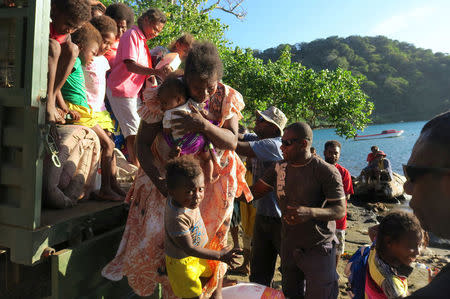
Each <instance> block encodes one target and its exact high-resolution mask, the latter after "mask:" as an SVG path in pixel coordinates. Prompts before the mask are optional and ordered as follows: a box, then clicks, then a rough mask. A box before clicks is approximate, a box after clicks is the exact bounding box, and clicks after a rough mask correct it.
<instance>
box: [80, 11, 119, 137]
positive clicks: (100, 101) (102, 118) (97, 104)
mask: <svg viewBox="0 0 450 299" xmlns="http://www.w3.org/2000/svg"><path fill="white" fill-rule="evenodd" d="M91 24H92V25H93V26H94V27H95V28H96V29H97V30H98V31H99V32H100V34H101V36H102V44H101V46H100V49H99V51H98V53H97V56H95V57H94V59H93V60H92V62H91V63H90V64H89V65H84V66H83V73H84V80H85V82H86V96H87V101H88V104H89V106H90V107H91V108H92V110H93V114H94V117H95V118H96V119H97V123H98V124H99V125H100V127H101V128H102V129H103V130H105V131H106V134H107V135H108V136H110V137H111V133H112V132H114V124H113V122H112V120H111V116H110V114H109V112H108V111H107V110H106V106H105V94H106V72H107V71H108V70H109V69H110V67H109V63H108V60H107V59H106V58H105V56H104V54H105V53H106V52H107V51H108V49H109V48H110V46H111V44H112V43H114V40H115V38H116V33H117V27H116V22H114V20H113V19H111V18H110V17H108V16H99V17H95V18H93V19H92V20H91Z"/></svg>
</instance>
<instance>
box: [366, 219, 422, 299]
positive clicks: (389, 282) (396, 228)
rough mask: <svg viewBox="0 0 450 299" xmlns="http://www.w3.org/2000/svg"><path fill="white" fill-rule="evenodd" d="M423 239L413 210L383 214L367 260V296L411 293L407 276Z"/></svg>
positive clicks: (403, 295)
mask: <svg viewBox="0 0 450 299" xmlns="http://www.w3.org/2000/svg"><path fill="white" fill-rule="evenodd" d="M422 240H423V231H422V228H421V227H420V223H419V221H418V220H417V218H416V216H414V215H413V214H410V213H406V212H400V211H397V212H392V213H389V214H388V215H387V216H386V217H384V218H383V220H382V221H381V223H380V225H379V227H378V234H377V237H376V245H375V248H373V249H371V251H370V254H369V258H368V262H367V263H368V270H367V276H366V287H365V295H366V298H368V299H378V298H399V297H406V296H408V282H407V277H408V276H409V275H410V274H411V272H412V270H413V268H412V267H411V263H412V262H414V260H415V259H416V257H417V256H418V255H419V248H420V246H421V244H422Z"/></svg>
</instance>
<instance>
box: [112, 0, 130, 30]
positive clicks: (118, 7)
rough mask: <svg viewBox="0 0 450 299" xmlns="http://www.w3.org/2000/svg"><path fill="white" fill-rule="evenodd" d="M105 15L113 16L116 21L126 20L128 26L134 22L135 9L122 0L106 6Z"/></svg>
mask: <svg viewBox="0 0 450 299" xmlns="http://www.w3.org/2000/svg"><path fill="white" fill-rule="evenodd" d="M105 15H107V16H109V17H111V18H112V19H113V20H114V21H116V22H117V21H122V20H125V21H126V22H127V27H128V28H130V27H131V26H132V25H133V24H134V12H133V10H132V9H131V8H130V7H128V6H127V5H125V4H123V3H121V2H119V3H114V4H111V5H109V6H108V7H107V8H106V11H105Z"/></svg>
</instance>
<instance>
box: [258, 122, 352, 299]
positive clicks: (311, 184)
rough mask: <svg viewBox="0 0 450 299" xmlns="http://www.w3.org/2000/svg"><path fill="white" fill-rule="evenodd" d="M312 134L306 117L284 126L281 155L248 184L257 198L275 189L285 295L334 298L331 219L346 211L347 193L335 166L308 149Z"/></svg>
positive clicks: (291, 296)
mask: <svg viewBox="0 0 450 299" xmlns="http://www.w3.org/2000/svg"><path fill="white" fill-rule="evenodd" d="M312 140H313V133H312V130H311V128H310V127H309V126H308V125H307V124H306V123H301V122H298V123H294V124H292V125H290V126H288V127H287V128H286V129H285V130H284V134H283V137H282V139H281V143H282V145H281V151H282V152H283V157H284V160H282V161H279V162H276V163H275V164H274V165H273V166H271V167H269V168H268V169H267V170H266V172H265V173H264V175H263V177H262V178H261V179H260V180H259V181H257V182H256V183H255V184H254V185H253V186H252V188H251V190H252V193H253V196H254V198H255V199H258V198H260V197H261V196H263V195H265V194H266V193H267V192H271V191H275V192H276V194H277V199H278V205H279V207H280V210H281V214H282V227H281V272H282V274H283V277H282V285H283V293H284V295H285V296H286V297H287V298H311V299H312V298H314V299H320V298H337V296H338V291H339V289H338V278H339V277H338V274H337V272H336V249H335V247H334V245H335V241H336V237H335V235H334V233H335V221H334V220H337V219H340V218H342V217H343V216H344V215H345V203H344V199H345V193H344V190H343V187H342V178H341V175H340V174H339V171H338V170H337V168H336V167H334V166H333V165H330V164H329V163H327V162H325V161H324V160H322V159H321V158H319V157H317V156H313V155H312V154H311V151H310V147H311V143H312ZM305 289H306V292H305Z"/></svg>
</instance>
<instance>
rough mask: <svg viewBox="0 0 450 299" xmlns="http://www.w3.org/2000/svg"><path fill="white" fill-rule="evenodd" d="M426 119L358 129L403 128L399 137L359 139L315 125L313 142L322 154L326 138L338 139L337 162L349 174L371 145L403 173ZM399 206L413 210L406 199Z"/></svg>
mask: <svg viewBox="0 0 450 299" xmlns="http://www.w3.org/2000/svg"><path fill="white" fill-rule="evenodd" d="M425 123H426V122H425V121H417V122H402V123H391V124H382V125H371V126H368V127H367V128H366V129H365V130H364V132H361V131H358V134H359V135H369V134H379V133H381V131H384V130H390V129H394V130H404V133H403V134H402V135H401V136H399V137H392V138H382V139H371V140H360V141H355V140H353V139H344V138H342V137H339V136H337V135H336V133H335V132H334V129H318V130H314V137H313V146H314V147H315V148H316V151H317V153H318V154H319V155H320V156H321V157H323V150H324V145H325V142H327V141H328V140H337V141H339V142H340V143H341V145H342V148H341V158H340V160H339V164H341V165H342V166H343V167H345V168H347V169H348V170H349V171H350V173H351V175H353V176H355V177H357V176H358V175H359V174H360V172H361V170H362V169H363V168H364V167H365V166H366V165H367V162H366V158H367V155H368V154H369V153H370V147H371V146H373V145H376V146H378V148H379V149H380V150H382V151H383V152H385V153H386V155H387V156H386V158H388V159H389V161H390V162H391V167H392V170H393V171H395V172H397V173H399V174H401V175H404V174H403V170H402V164H406V163H407V162H408V159H409V157H410V156H411V150H412V148H413V146H414V143H415V142H416V140H417V138H418V137H419V135H420V131H421V130H422V127H423V126H424V125H425ZM398 208H399V209H403V210H406V211H410V212H412V210H411V208H410V207H409V200H406V201H405V202H403V203H402V204H401V205H400V206H398ZM430 239H431V240H430V241H431V244H433V245H437V244H441V245H445V246H450V240H444V239H440V238H438V237H436V236H434V235H433V234H430Z"/></svg>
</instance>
